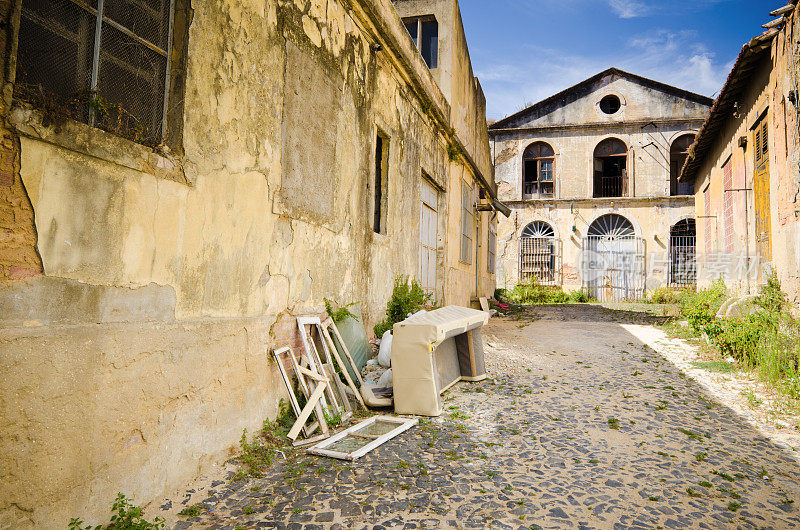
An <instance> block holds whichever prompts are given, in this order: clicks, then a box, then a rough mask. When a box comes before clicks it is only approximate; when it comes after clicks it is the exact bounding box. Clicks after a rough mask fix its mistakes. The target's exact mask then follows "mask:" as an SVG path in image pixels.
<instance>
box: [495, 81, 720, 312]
mask: <svg viewBox="0 0 800 530" xmlns="http://www.w3.org/2000/svg"><path fill="white" fill-rule="evenodd" d="M711 103H712V100H710V99H709V98H707V97H705V96H701V95H698V94H694V93H691V92H687V91H685V90H681V89H678V88H675V87H672V86H669V85H665V84H663V83H659V82H656V81H652V80H650V79H646V78H643V77H640V76H637V75H634V74H630V73H627V72H624V71H621V70H618V69H615V68H611V69H609V70H606V71H604V72H601V73H599V74H597V75H595V76H594V77H591V78H589V79H587V80H585V81H583V82H581V83H579V84H577V85H575V86H573V87H571V88H568V89H566V90H564V91H563V92H561V93H559V94H556V95H554V96H552V97H550V98H547V99H545V100H543V101H541V102H539V103H536V104H535V105H533V106H531V107H528V108H526V109H524V110H522V111H520V112H518V113H516V114H514V115H512V116H509V117H507V118H504V119H502V120H500V121H498V122H496V123H494V124H492V125H491V126H490V127H489V135H490V138H491V144H492V150H493V157H494V161H495V164H496V169H495V173H496V177H495V178H496V180H497V183H498V194H499V196H500V199H501V200H502V201H503V202H504V203H505V204H508V205H509V206H510V207H511V208H512V215H511V216H510V217H509V218H508V219H501V221H500V224H499V226H498V234H497V241H498V249H497V269H498V270H497V274H498V284H499V285H500V286H504V287H507V288H511V287H513V286H514V285H516V284H517V283H519V282H521V281H526V280H529V279H531V278H535V279H536V280H538V281H539V282H540V283H542V284H545V285H558V286H562V287H563V288H564V289H565V290H570V289H575V290H577V289H582V290H584V291H587V292H588V294H590V295H591V296H593V297H595V298H597V299H599V300H601V301H606V300H630V299H639V298H642V297H643V296H644V293H645V290H646V289H648V288H653V287H655V286H658V285H689V284H692V283H693V282H694V268H693V260H694V252H695V250H694V227H695V219H694V199H693V195H692V194H693V190H692V187H691V185H690V184H689V185H687V184H685V183H679V182H678V176H679V173H680V168H681V167H682V165H683V163H684V160H685V158H686V156H687V152H688V147H689V145H691V143H692V142H693V141H694V137H695V134H696V133H697V130H698V129H699V127H700V125H701V124H702V123H703V120H704V119H705V117H706V116H707V114H708V111H709V108H710V107H711Z"/></svg>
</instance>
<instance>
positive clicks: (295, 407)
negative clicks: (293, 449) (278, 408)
mask: <svg viewBox="0 0 800 530" xmlns="http://www.w3.org/2000/svg"><path fill="white" fill-rule="evenodd" d="M285 353H288V354H289V355H290V356H291V357H292V358H294V352H292V349H291V348H280V349H277V350H272V355H273V356H274V357H275V361H276V362H277V363H278V370H280V372H281V377H282V378H283V383H284V384H285V385H286V390H287V391H288V392H289V402H290V404H291V405H292V411H293V412H294V415H295V417H298V416H300V412H301V409H300V402H298V401H297V396H295V395H294V389H293V388H292V381H291V379H289V374H287V373H286V368H285V367H284V366H283V361H281V355H283V354H285ZM318 427H319V423H318V422H314V423H312V424H311V425H304V426H303V434H304V435H305V436H306V438H308V437H309V436H311V434H312V433H313V432H314V431H315V430H317V428H318Z"/></svg>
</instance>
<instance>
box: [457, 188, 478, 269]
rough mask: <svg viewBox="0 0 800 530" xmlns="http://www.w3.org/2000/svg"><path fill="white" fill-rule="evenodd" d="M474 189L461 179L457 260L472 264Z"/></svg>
mask: <svg viewBox="0 0 800 530" xmlns="http://www.w3.org/2000/svg"><path fill="white" fill-rule="evenodd" d="M473 196H474V189H473V187H472V186H470V185H469V184H467V181H466V180H463V179H462V180H461V245H460V250H461V256H460V257H459V261H461V263H465V264H467V265H472V247H473V243H474V241H473V240H474V237H475V236H474V231H475V208H474V200H473Z"/></svg>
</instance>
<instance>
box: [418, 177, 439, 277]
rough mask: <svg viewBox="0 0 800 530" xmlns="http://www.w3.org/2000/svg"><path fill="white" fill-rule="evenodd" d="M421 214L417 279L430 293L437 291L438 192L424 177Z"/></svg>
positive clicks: (421, 187)
mask: <svg viewBox="0 0 800 530" xmlns="http://www.w3.org/2000/svg"><path fill="white" fill-rule="evenodd" d="M420 190H421V191H420V199H421V202H422V204H421V206H420V214H419V271H418V273H417V279H418V280H419V283H420V285H421V286H422V288H423V289H425V290H426V291H428V292H429V293H435V291H436V246H437V237H436V235H437V228H438V226H439V216H438V213H437V211H436V209H437V206H438V202H439V201H438V199H439V197H438V193H437V192H436V188H434V187H433V186H432V185H431V184H430V183H429V182H428V181H427V180H425V179H422V185H421V186H420Z"/></svg>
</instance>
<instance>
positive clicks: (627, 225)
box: [586, 213, 636, 239]
mask: <svg viewBox="0 0 800 530" xmlns="http://www.w3.org/2000/svg"><path fill="white" fill-rule="evenodd" d="M586 235H588V236H598V237H605V238H611V239H616V238H627V237H634V236H635V235H636V229H635V228H634V227H633V223H631V222H630V221H629V220H628V219H626V218H625V217H623V216H621V215H619V214H616V213H608V214H606V215H601V216H600V217H598V218H597V219H595V221H594V222H593V223H592V224H591V226H589V231H588V232H587V234H586Z"/></svg>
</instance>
